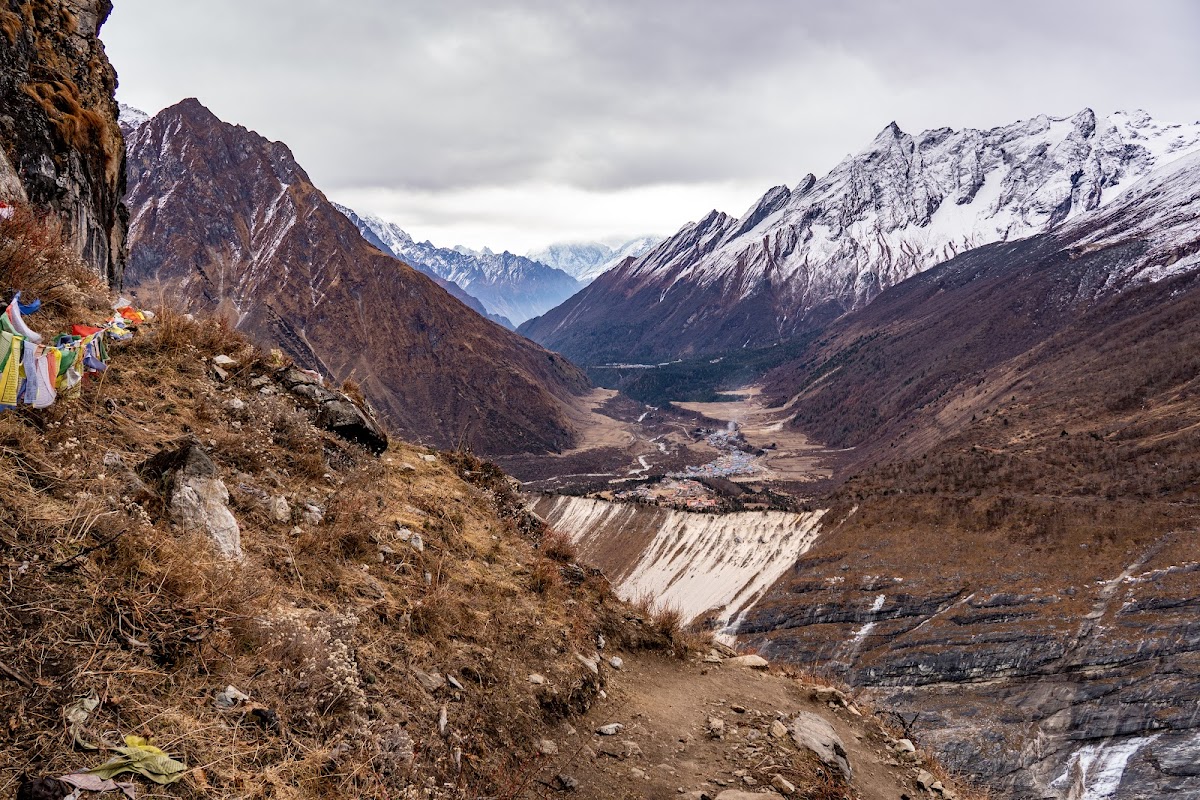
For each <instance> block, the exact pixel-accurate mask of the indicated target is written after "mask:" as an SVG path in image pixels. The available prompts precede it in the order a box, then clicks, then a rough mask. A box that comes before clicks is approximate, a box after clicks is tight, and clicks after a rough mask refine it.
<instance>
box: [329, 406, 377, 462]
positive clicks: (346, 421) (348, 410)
mask: <svg viewBox="0 0 1200 800" xmlns="http://www.w3.org/2000/svg"><path fill="white" fill-rule="evenodd" d="M317 424H318V425H320V426H321V427H322V428H324V429H325V430H327V431H330V432H331V433H336V434H337V435H338V436H341V437H342V438H343V439H349V440H350V441H352V442H357V443H358V444H361V445H362V446H363V447H365V448H367V449H368V450H370V451H371V452H372V453H375V454H376V455H378V454H379V453H382V452H383V451H384V450H387V446H388V439H387V434H386V433H384V432H383V429H382V428H381V427H379V423H378V422H376V421H375V420H374V419H373V418H372V417H370V416H368V415H367V412H366V411H364V410H363V409H361V408H359V407H358V406H356V405H355V404H354V403H353V402H351V401H350V400H349V399H339V400H330V401H328V402H326V403H322V404H321V411H320V413H318V414H317Z"/></svg>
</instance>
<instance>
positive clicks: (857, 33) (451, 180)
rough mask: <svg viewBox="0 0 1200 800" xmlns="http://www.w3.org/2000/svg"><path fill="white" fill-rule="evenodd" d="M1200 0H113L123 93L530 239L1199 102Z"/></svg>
mask: <svg viewBox="0 0 1200 800" xmlns="http://www.w3.org/2000/svg"><path fill="white" fill-rule="evenodd" d="M1198 36H1200V3H1197V2H1195V0H1139V2H1137V3H1132V2H1129V0H1036V1H1030V0H1005V2H995V0H987V1H986V2H981V1H979V0H944V1H941V0H939V1H938V2H934V0H904V2H896V0H838V2H832V1H831V0H830V1H826V0H738V2H733V1H732V0H653V1H652V2H651V1H649V0H587V1H586V2H585V1H584V0H543V1H540V2H539V1H534V0H529V1H527V0H516V1H514V2H502V1H501V0H436V1H435V0H423V1H420V2H418V1H417V0H205V2H195V0H116V3H115V9H114V11H113V13H112V16H111V17H110V18H109V21H108V22H107V23H106V25H105V26H104V28H103V30H102V31H101V38H102V39H103V41H104V42H105V45H106V48H107V51H108V54H109V58H110V60H111V61H112V62H113V64H114V65H115V66H116V69H117V72H118V76H119V80H120V86H119V88H118V91H117V97H118V99H119V100H121V101H122V102H124V103H128V104H129V105H132V106H135V107H138V108H141V109H142V110H144V111H147V112H149V113H154V112H157V111H159V110H160V109H162V108H165V107H167V106H169V105H172V104H174V103H175V102H178V101H179V100H181V99H183V98H185V97H197V98H199V99H200V101H201V102H202V103H204V104H205V105H206V106H208V107H209V108H210V109H211V110H212V111H213V112H214V113H216V114H217V116H219V117H221V118H222V119H224V120H226V121H227V122H233V123H237V124H241V125H245V126H246V127H248V128H250V129H252V130H255V131H257V132H258V133H260V134H262V135H263V136H266V137H267V138H269V139H272V140H279V141H283V142H285V143H287V144H288V145H289V146H290V147H291V148H292V150H293V152H294V153H295V155H296V158H297V161H298V162H299V163H300V164H301V165H302V166H303V167H304V168H305V169H306V170H307V171H308V173H309V175H310V177H311V178H312V179H313V182H314V183H315V184H316V185H317V186H318V187H320V188H321V189H322V190H324V191H325V193H326V194H327V195H329V196H330V197H331V198H332V199H334V200H337V201H338V202H341V203H344V204H345V205H348V206H350V207H352V208H354V209H356V210H358V211H360V212H365V213H373V214H376V215H379V216H381V217H384V218H385V219H388V220H390V221H392V222H395V223H397V224H399V225H400V226H401V227H403V228H404V229H405V230H407V231H408V232H409V233H410V234H412V235H413V236H415V237H417V238H418V239H429V240H431V241H433V242H434V243H435V244H437V245H440V246H453V245H457V244H462V245H466V246H469V247H473V248H477V249H478V248H482V247H484V246H487V247H491V248H492V249H493V250H496V251H500V250H510V251H512V252H515V253H524V252H527V251H528V250H531V249H536V248H538V247H542V246H545V245H547V244H549V243H551V242H558V241H604V242H606V243H609V244H616V243H619V242H621V241H624V240H627V239H631V238H633V237H635V236H639V235H643V234H655V235H669V234H671V233H673V232H674V231H676V230H677V229H678V228H679V227H680V226H682V225H683V224H685V223H686V222H688V221H691V220H696V219H700V218H701V217H703V216H704V215H705V214H706V213H707V212H708V211H710V210H711V209H714V208H715V209H718V210H721V211H726V212H728V213H731V214H737V215H740V214H741V213H742V212H744V211H745V210H746V209H747V208H748V207H749V206H750V205H751V204H752V203H753V202H754V200H755V199H757V198H758V197H759V196H761V195H762V194H763V193H764V192H765V191H766V190H767V189H769V188H770V187H772V186H774V185H778V184H781V183H784V184H788V185H794V184H796V183H798V182H799V181H800V180H801V179H802V178H803V177H804V175H805V174H806V173H809V172H812V173H814V174H816V175H818V176H820V175H823V174H824V173H826V172H828V171H829V170H830V169H831V168H832V167H833V166H834V165H835V164H837V162H838V161H840V160H841V159H842V158H843V157H845V156H846V155H848V154H850V153H853V152H857V151H859V150H861V149H863V148H864V147H866V145H867V144H868V143H869V142H870V141H871V140H872V139H873V138H874V137H875V135H876V134H877V133H878V132H879V131H880V130H882V129H883V128H884V127H885V126H886V125H887V124H888V123H890V122H892V121H893V120H894V121H895V122H897V123H898V124H899V126H900V127H901V128H902V129H903V130H905V131H908V132H911V133H917V132H920V131H921V130H925V129H929V128H939V127H944V126H950V127H954V128H961V127H972V128H988V127H993V126H997V125H1002V124H1006V123H1010V122H1013V121H1015V120H1018V119H1027V118H1029V117H1033V116H1036V115H1038V114H1043V113H1045V114H1049V115H1052V116H1069V115H1071V114H1074V113H1075V112H1077V111H1079V110H1080V109H1082V108H1084V107H1090V108H1092V109H1094V110H1095V111H1096V112H1097V113H1098V114H1106V113H1109V112H1111V111H1114V110H1118V109H1122V110H1125V109H1134V108H1142V109H1145V110H1146V111H1148V112H1150V114H1152V115H1153V116H1155V117H1156V118H1158V119H1160V120H1165V121H1171V122H1191V121H1195V120H1197V119H1200V48H1196V47H1195V42H1196V40H1197V37H1198Z"/></svg>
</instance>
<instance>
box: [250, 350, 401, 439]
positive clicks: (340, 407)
mask: <svg viewBox="0 0 1200 800" xmlns="http://www.w3.org/2000/svg"><path fill="white" fill-rule="evenodd" d="M277 377H278V379H279V382H280V383H282V384H283V386H284V388H286V389H287V390H288V391H289V392H291V393H292V394H294V395H296V396H297V397H302V398H304V399H306V400H308V401H309V404H310V405H311V406H313V407H315V408H316V409H317V425H319V426H320V427H322V428H324V429H325V430H327V431H329V432H331V433H335V434H337V435H338V436H341V437H342V438H343V439H348V440H350V441H352V442H357V443H358V444H361V445H362V446H363V447H365V448H367V449H368V450H370V451H371V452H373V453H375V454H376V455H378V454H379V453H382V452H383V451H384V450H387V446H388V440H387V434H386V433H384V431H383V428H382V427H381V426H380V425H379V423H378V422H377V421H376V420H375V416H374V415H373V414H372V413H371V412H370V410H369V409H365V408H363V407H361V406H359V405H358V404H357V403H355V402H354V401H353V400H351V399H350V398H349V397H347V396H346V395H344V394H342V393H341V392H335V391H332V390H330V389H326V388H325V387H324V386H323V385H322V381H321V377H320V376H319V375H316V374H315V373H312V372H308V371H306V370H301V369H298V368H296V367H288V368H287V369H284V370H281V371H280V372H279V373H278V374H277ZM251 385H253V383H252V384H251Z"/></svg>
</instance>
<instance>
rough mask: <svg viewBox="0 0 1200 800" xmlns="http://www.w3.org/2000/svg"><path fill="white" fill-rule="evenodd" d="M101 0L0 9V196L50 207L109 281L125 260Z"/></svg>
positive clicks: (117, 139)
mask: <svg viewBox="0 0 1200 800" xmlns="http://www.w3.org/2000/svg"><path fill="white" fill-rule="evenodd" d="M111 10H112V2H111V1H110V0H13V2H10V3H6V4H5V6H4V8H2V9H0V194H5V195H8V196H9V197H10V198H12V199H17V200H22V201H27V202H29V203H31V204H33V205H34V206H36V207H41V208H46V209H49V210H50V211H51V212H52V213H53V214H54V215H55V216H57V217H58V218H59V219H60V220H61V221H62V224H63V228H64V232H65V233H66V235H67V237H68V239H69V241H70V242H71V244H72V246H73V249H74V250H76V251H77V252H78V253H79V254H80V256H81V257H82V258H83V260H84V261H85V262H86V263H87V264H88V265H89V266H90V267H91V268H92V270H93V271H95V272H96V274H97V275H99V276H101V277H102V278H103V279H104V280H106V281H107V282H108V283H109V284H110V285H112V286H119V285H120V283H121V278H122V271H123V270H124V266H125V230H126V214H125V210H124V207H123V206H122V204H121V198H122V196H123V195H124V194H125V149H124V144H123V141H122V138H121V130H120V128H119V127H118V125H117V103H116V101H115V100H114V99H113V92H114V91H115V89H116V85H117V76H116V73H115V72H114V70H113V68H112V65H111V64H109V62H108V59H107V57H106V56H105V54H104V46H103V44H101V42H100V39H99V38H98V37H99V32H100V27H101V26H102V25H103V24H104V21H105V20H106V19H107V18H108V14H109V12H110V11H111Z"/></svg>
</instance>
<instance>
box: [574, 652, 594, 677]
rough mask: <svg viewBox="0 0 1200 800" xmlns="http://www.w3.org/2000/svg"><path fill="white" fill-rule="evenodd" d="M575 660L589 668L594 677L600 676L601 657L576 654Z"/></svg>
mask: <svg viewBox="0 0 1200 800" xmlns="http://www.w3.org/2000/svg"><path fill="white" fill-rule="evenodd" d="M575 660H577V661H578V662H579V663H580V664H583V665H584V666H585V667H587V668H588V671H589V672H591V673H592V674H593V675H599V674H600V656H598V655H596V656H590V657H589V656H585V655H583V654H582V653H576V654H575Z"/></svg>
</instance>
